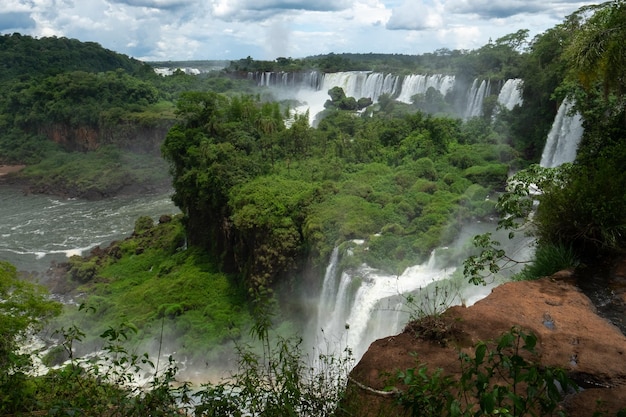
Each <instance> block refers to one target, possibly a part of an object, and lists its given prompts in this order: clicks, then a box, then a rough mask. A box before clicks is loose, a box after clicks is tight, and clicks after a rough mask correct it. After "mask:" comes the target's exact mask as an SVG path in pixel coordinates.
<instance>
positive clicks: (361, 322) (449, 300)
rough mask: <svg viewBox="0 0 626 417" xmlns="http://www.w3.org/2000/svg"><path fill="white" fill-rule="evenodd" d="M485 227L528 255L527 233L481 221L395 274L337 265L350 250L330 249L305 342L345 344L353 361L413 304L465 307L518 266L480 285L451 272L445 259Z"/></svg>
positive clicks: (460, 253) (522, 256) (324, 346)
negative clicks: (511, 234)
mask: <svg viewBox="0 0 626 417" xmlns="http://www.w3.org/2000/svg"><path fill="white" fill-rule="evenodd" d="M487 231H489V232H492V233H493V236H494V239H496V240H498V241H500V242H501V243H502V245H503V249H505V250H506V252H507V255H509V256H510V257H511V258H513V259H516V260H518V261H520V262H523V261H527V260H529V259H530V258H531V257H532V254H533V247H532V244H531V241H532V238H529V237H527V236H518V235H516V236H515V237H514V238H513V239H511V240H509V239H508V232H506V231H502V230H500V231H496V230H495V225H489V224H487V223H476V224H468V225H466V226H464V227H463V228H462V230H461V231H460V232H459V237H458V238H457V240H456V241H455V242H454V243H453V245H452V246H451V247H450V248H439V249H436V250H435V251H433V252H432V253H431V256H430V258H429V259H428V261H427V262H425V263H423V264H419V265H415V266H411V267H409V268H407V269H406V270H405V271H404V272H403V273H402V274H400V275H392V274H386V273H384V272H382V271H380V270H376V269H373V268H371V267H369V266H367V265H365V264H364V265H361V266H360V267H358V268H352V269H347V270H342V269H341V267H340V262H341V257H342V256H351V251H350V250H349V249H348V250H346V251H345V253H344V254H343V255H342V254H340V251H339V249H337V248H335V250H334V251H333V253H332V256H331V258H330V260H329V264H328V267H327V269H326V273H325V276H324V281H323V284H322V288H321V291H320V296H319V300H318V304H317V312H316V313H317V315H316V317H314V318H313V319H312V321H311V323H310V325H311V327H310V328H309V331H307V332H306V333H307V334H308V335H309V337H313V338H314V340H309V341H307V343H308V344H310V345H311V347H312V348H313V349H314V350H318V351H319V353H330V354H336V353H337V352H339V351H342V350H343V349H345V348H349V349H351V350H352V353H353V356H354V358H355V359H356V360H357V361H358V360H359V359H360V358H361V356H362V355H363V354H364V353H365V351H366V350H367V349H368V347H369V345H370V344H371V343H372V342H373V341H374V340H376V339H380V338H383V337H388V336H391V335H395V334H398V333H399V332H400V331H401V330H402V328H403V326H404V325H406V323H407V322H408V320H409V318H410V314H411V313H413V314H415V313H416V312H420V310H419V308H420V307H419V306H423V305H426V306H430V309H428V308H426V309H425V310H424V311H423V312H425V313H427V314H428V313H432V312H434V311H431V310H433V309H434V308H435V306H433V304H436V308H438V309H441V308H445V307H448V306H452V305H459V304H464V305H466V306H470V305H472V304H474V303H475V302H477V301H479V300H480V299H482V298H484V297H486V296H487V295H488V294H489V293H490V292H491V290H492V288H493V287H495V286H497V285H499V284H500V283H502V282H504V281H506V280H507V279H508V277H509V276H510V275H511V274H513V273H515V272H516V271H518V270H519V268H520V267H519V265H518V267H517V268H512V269H509V270H502V271H501V275H499V276H498V277H494V280H493V281H492V282H490V283H489V284H488V285H486V286H475V285H471V284H469V283H467V280H466V279H464V278H463V277H460V276H458V274H455V271H456V269H457V265H460V264H461V261H460V260H459V261H456V262H453V263H450V258H451V256H452V257H454V259H465V257H466V255H465V251H464V250H465V248H466V247H467V244H468V241H469V239H471V238H472V237H473V236H475V235H477V234H481V233H485V232H487ZM355 243H356V244H363V242H361V241H358V242H355ZM453 254H454V255H453ZM444 260H447V261H444ZM444 262H446V263H445V264H444ZM437 291H439V292H437ZM409 295H411V296H412V297H413V298H414V300H415V302H414V303H413V304H411V303H407V300H408V299H407V296H409ZM423 302H426V304H423ZM416 308H417V309H418V310H417V311H416ZM439 311H440V310H439Z"/></svg>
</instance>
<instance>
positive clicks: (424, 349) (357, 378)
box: [348, 263, 626, 417]
mask: <svg viewBox="0 0 626 417" xmlns="http://www.w3.org/2000/svg"><path fill="white" fill-rule="evenodd" d="M624 265H626V263H625V264H624ZM624 265H622V271H624V272H626V267H624ZM618 270H619V268H618ZM618 278H619V276H618ZM622 279H623V277H622ZM442 318H443V319H444V320H445V323H448V325H449V326H452V327H453V328H454V331H453V332H452V333H451V335H452V336H451V337H453V338H454V340H450V341H449V342H450V343H445V344H441V343H435V342H433V341H427V340H419V339H417V338H416V337H415V334H414V333H413V332H412V331H411V330H410V326H407V330H405V331H404V332H403V333H401V334H399V335H396V336H392V337H388V338H385V339H380V340H377V341H375V342H374V343H372V345H371V346H370V348H369V350H368V351H367V352H366V353H365V355H364V356H363V358H362V359H361V361H360V362H359V363H358V364H357V366H356V367H355V368H354V369H353V370H352V372H351V375H350V380H351V382H350V383H349V387H348V388H349V390H348V392H349V396H350V398H351V399H355V398H356V401H355V402H356V403H357V404H358V407H359V410H358V411H356V413H355V414H354V415H360V416H391V415H394V416H396V415H397V416H402V415H404V414H403V413H404V412H403V410H402V409H400V408H398V406H396V405H395V404H394V398H393V397H392V396H383V395H380V393H377V392H375V391H376V390H382V389H383V388H384V387H385V385H386V383H387V382H388V381H389V375H396V373H397V372H398V371H400V370H406V369H409V368H415V367H416V357H417V358H419V361H420V363H424V364H426V365H427V366H428V368H429V369H430V370H431V371H432V370H435V369H438V368H441V369H442V370H443V371H444V374H448V375H452V376H458V375H459V374H460V361H459V359H458V352H459V349H461V350H464V351H466V352H467V353H468V354H472V353H473V346H474V345H475V344H476V342H478V341H488V340H495V339H496V338H497V337H498V336H500V335H501V334H502V333H504V332H507V331H509V330H510V329H511V328H512V327H513V326H519V327H520V328H522V329H525V330H526V331H531V332H533V333H534V334H535V335H537V337H538V343H537V350H538V353H539V360H540V362H541V364H542V365H545V366H551V367H559V368H561V369H564V370H566V371H567V373H568V374H569V376H570V377H571V378H572V379H574V381H575V382H576V383H577V384H578V385H579V386H580V387H581V388H582V390H580V391H579V392H577V393H572V394H569V395H567V396H566V397H565V399H564V401H563V402H562V404H561V407H562V408H561V409H562V410H563V411H565V413H566V415H568V416H575V417H577V416H580V417H582V416H591V415H594V412H595V411H599V410H601V411H603V412H604V413H605V414H602V415H606V416H615V415H616V413H617V412H618V410H620V409H622V408H625V407H626V337H625V336H624V334H622V332H621V331H620V330H619V329H618V328H617V327H615V326H614V325H612V324H611V323H609V322H608V321H607V320H605V319H603V318H602V317H600V316H599V315H598V314H597V313H596V308H595V307H594V306H593V304H592V303H591V301H590V299H589V298H588V297H587V296H585V295H584V294H583V293H582V292H581V291H580V290H579V289H578V288H577V287H576V286H575V285H574V282H573V279H572V274H571V273H568V272H561V273H559V274H556V275H554V276H552V277H547V278H543V279H540V280H537V281H524V282H512V283H508V284H504V285H501V286H499V287H497V288H495V289H494V290H493V292H492V293H491V294H490V295H489V296H488V297H486V298H485V299H483V300H481V301H479V302H478V303H476V304H475V305H473V306H471V307H469V308H465V307H453V308H450V309H448V310H447V311H446V312H445V313H444V314H443V317H442ZM385 375H386V376H385ZM370 388H371V389H370ZM350 403H352V401H351V402H350ZM598 404H600V405H601V406H600V408H599V409H598V408H597V407H598Z"/></svg>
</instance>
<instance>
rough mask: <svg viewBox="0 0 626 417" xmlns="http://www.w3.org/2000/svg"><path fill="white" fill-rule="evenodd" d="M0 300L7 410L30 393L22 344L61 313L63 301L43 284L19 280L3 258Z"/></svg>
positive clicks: (2, 403)
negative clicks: (54, 298)
mask: <svg viewBox="0 0 626 417" xmlns="http://www.w3.org/2000/svg"><path fill="white" fill-rule="evenodd" d="M0 300H1V301H0V335H2V337H1V338H0V392H2V393H3V396H4V397H5V398H2V399H0V413H1V414H7V413H12V412H14V411H16V410H17V409H18V408H19V407H20V405H21V403H23V402H24V401H27V398H26V396H28V395H29V390H28V382H27V380H26V379H25V378H24V374H25V372H26V371H27V370H28V369H29V368H30V365H31V363H30V356H29V355H28V354H26V353H20V349H19V348H20V344H21V342H23V341H24V339H25V338H26V337H27V336H28V335H29V334H33V333H35V332H37V331H38V330H41V328H42V327H43V325H44V324H45V323H46V321H47V320H48V319H50V318H52V317H54V316H56V315H58V314H59V313H60V312H61V305H60V304H59V303H56V302H54V301H50V300H49V299H48V298H47V295H46V292H45V291H44V289H43V288H42V287H39V286H37V285H33V284H31V283H28V282H25V281H23V280H20V279H19V278H18V275H17V271H16V269H15V267H14V266H13V265H11V264H9V263H8V262H4V261H0ZM5 394H6V396H5ZM31 394H32V393H31Z"/></svg>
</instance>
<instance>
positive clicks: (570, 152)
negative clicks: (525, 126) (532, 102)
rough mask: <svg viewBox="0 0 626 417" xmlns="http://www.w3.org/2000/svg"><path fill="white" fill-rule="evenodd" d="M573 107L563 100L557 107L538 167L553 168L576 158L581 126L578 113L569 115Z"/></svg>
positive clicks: (571, 103)
mask: <svg viewBox="0 0 626 417" xmlns="http://www.w3.org/2000/svg"><path fill="white" fill-rule="evenodd" d="M573 107H574V102H573V101H571V100H569V99H565V100H564V101H563V102H562V103H561V105H560V106H559V110H558V112H557V115H556V117H555V119H554V122H553V123H552V128H551V129H550V133H549V134H548V138H547V140H546V145H545V147H544V148H543V153H542V154H541V162H540V163H539V165H541V166H542V167H544V168H554V167H557V166H559V165H561V164H564V163H566V162H573V161H574V159H575V158H576V153H577V151H578V144H579V143H580V139H581V138H582V136H583V124H582V117H581V116H580V114H579V113H574V114H571V111H572V109H573Z"/></svg>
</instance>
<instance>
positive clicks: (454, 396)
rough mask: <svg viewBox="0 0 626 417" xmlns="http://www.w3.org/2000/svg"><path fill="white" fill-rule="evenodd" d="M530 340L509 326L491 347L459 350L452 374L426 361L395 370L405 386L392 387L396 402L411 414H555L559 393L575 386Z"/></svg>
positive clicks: (482, 345) (533, 338) (528, 335)
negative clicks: (544, 362) (457, 371)
mask: <svg viewBox="0 0 626 417" xmlns="http://www.w3.org/2000/svg"><path fill="white" fill-rule="evenodd" d="M536 344H537V336H535V335H534V334H532V333H526V332H524V331H523V330H521V329H518V328H513V329H511V330H510V331H509V332H507V333H504V334H503V335H501V336H500V337H499V338H498V340H496V341H495V347H491V346H493V344H491V343H487V342H479V343H478V344H476V346H475V347H474V354H473V355H469V354H467V353H464V352H461V353H460V354H459V359H460V362H461V370H462V371H461V375H460V377H459V378H458V379H456V378H454V377H451V376H447V375H444V374H443V370H441V369H437V370H435V371H432V372H429V370H428V368H427V366H426V365H421V366H419V367H418V368H412V369H408V370H406V371H402V372H399V373H398V375H397V379H398V382H399V383H400V384H402V385H403V386H405V387H406V389H404V390H403V391H398V392H399V394H398V403H399V404H400V405H402V406H403V407H404V408H405V409H406V410H407V411H409V412H410V415H412V416H437V417H439V416H492V415H504V416H526V415H532V416H547V415H553V414H559V411H558V404H559V403H560V401H561V400H562V398H563V395H564V393H565V392H567V391H568V390H570V389H576V385H575V384H574V382H573V381H572V380H571V379H570V378H569V377H568V376H567V374H566V373H565V372H564V371H563V370H561V369H558V368H552V367H543V366H540V365H539V364H538V363H537V362H536V359H537V357H538V354H537V352H536V350H535V346H536ZM390 389H391V388H390ZM396 390H397V389H396Z"/></svg>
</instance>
